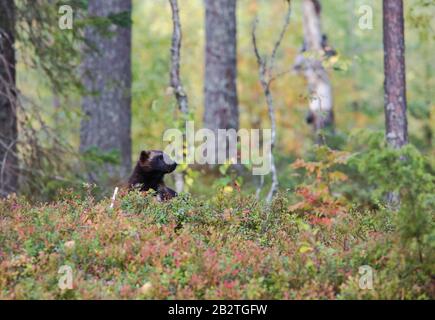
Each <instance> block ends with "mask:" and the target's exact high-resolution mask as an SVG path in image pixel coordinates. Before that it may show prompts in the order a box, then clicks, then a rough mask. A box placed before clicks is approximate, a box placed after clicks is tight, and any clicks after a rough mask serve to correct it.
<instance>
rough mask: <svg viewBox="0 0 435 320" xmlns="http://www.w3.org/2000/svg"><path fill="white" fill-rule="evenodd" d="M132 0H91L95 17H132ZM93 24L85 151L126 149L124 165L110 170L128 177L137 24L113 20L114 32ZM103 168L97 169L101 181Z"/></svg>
mask: <svg viewBox="0 0 435 320" xmlns="http://www.w3.org/2000/svg"><path fill="white" fill-rule="evenodd" d="M131 9H132V4H131V0H105V1H103V0H89V7H88V13H89V15H90V16H99V17H107V16H109V15H116V14H120V13H123V12H128V14H129V16H130V15H131ZM100 31H101V30H97V29H96V28H94V27H88V28H87V29H86V31H85V37H86V40H87V41H88V42H89V43H90V48H89V49H88V51H87V53H86V55H85V58H84V62H83V72H84V77H83V79H84V85H85V88H86V90H88V91H89V94H88V95H86V96H85V97H84V98H83V104H82V108H83V113H84V119H83V120H82V125H81V134H80V138H81V144H80V149H81V151H82V152H85V151H87V150H89V149H90V148H95V147H96V148H98V150H99V151H101V152H103V153H104V152H111V151H118V152H120V157H121V158H120V166H116V165H106V166H104V168H101V169H102V170H104V174H108V175H109V177H110V178H113V179H119V178H125V177H127V176H128V174H130V170H131V26H130V25H128V26H120V25H115V24H112V25H111V26H110V28H109V31H110V33H111V34H109V35H107V34H102V33H101V32H100ZM101 174H103V172H98V173H96V172H93V174H92V175H90V180H92V181H93V182H98V181H99V178H100V175H101Z"/></svg>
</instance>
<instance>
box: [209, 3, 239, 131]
mask: <svg viewBox="0 0 435 320" xmlns="http://www.w3.org/2000/svg"><path fill="white" fill-rule="evenodd" d="M236 2H237V1H236V0H205V29H206V48H205V86H204V95H205V110H204V126H205V127H206V128H209V129H212V130H217V129H236V130H237V129H238V127H239V109H238V98H237V39H236V35H237V26H236Z"/></svg>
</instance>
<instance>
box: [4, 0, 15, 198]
mask: <svg viewBox="0 0 435 320" xmlns="http://www.w3.org/2000/svg"><path fill="white" fill-rule="evenodd" d="M14 34H15V7H14V1H12V0H7V1H6V0H0V197H3V196H6V195H8V194H10V193H13V192H15V191H17V189H18V174H19V170H18V169H19V167H18V157H17V138H18V128H17V127H18V125H17V115H16V111H17V106H16V104H17V99H16V96H17V95H16V87H15V85H16V76H15V65H16V61H15V48H14V45H15V36H14Z"/></svg>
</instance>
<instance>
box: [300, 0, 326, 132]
mask: <svg viewBox="0 0 435 320" xmlns="http://www.w3.org/2000/svg"><path fill="white" fill-rule="evenodd" d="M302 11H303V26H304V48H303V50H302V53H301V54H300V55H299V56H298V57H297V60H296V64H295V69H296V70H298V71H299V72H301V73H302V74H303V75H304V77H305V79H306V80H307V83H308V91H309V95H310V97H309V110H310V116H309V118H308V120H309V122H310V123H312V124H313V127H314V131H315V132H316V135H317V134H318V133H319V131H320V130H322V129H324V128H326V127H329V126H332V125H333V121H334V116H333V104H334V102H333V93H332V85H331V81H330V79H329V76H328V73H327V71H326V70H325V68H324V67H323V64H322V60H323V57H324V55H325V45H326V44H325V41H324V36H323V32H322V24H321V17H320V3H319V2H318V0H303V2H302Z"/></svg>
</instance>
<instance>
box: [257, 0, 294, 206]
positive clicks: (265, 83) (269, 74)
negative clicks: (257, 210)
mask: <svg viewBox="0 0 435 320" xmlns="http://www.w3.org/2000/svg"><path fill="white" fill-rule="evenodd" d="M290 17H291V1H288V9H287V13H286V16H285V21H284V25H283V28H282V30H281V32H280V34H279V37H278V40H277V41H276V42H275V44H274V46H273V50H272V53H271V55H270V57H269V58H268V57H267V56H264V57H262V56H261V54H260V50H259V48H258V42H257V36H256V31H257V25H258V18H256V19H255V20H254V23H253V26H252V44H253V47H254V53H255V56H256V58H257V63H258V68H259V77H260V83H261V86H262V88H263V92H264V95H265V97H266V102H267V109H268V114H269V119H270V123H271V130H272V141H271V144H272V145H271V149H270V154H269V159H270V163H271V174H272V185H271V187H270V190H269V193H268V195H267V198H266V200H267V202H271V201H272V198H273V196H274V194H275V193H276V192H277V190H278V174H277V171H276V165H275V158H274V156H273V149H274V147H275V143H276V116H275V107H274V103H273V96H272V93H271V90H270V85H271V83H272V82H273V81H274V80H275V79H276V78H277V77H279V76H280V75H282V74H285V73H287V72H288V71H285V72H283V73H277V74H275V75H273V69H274V64H275V60H276V54H277V52H278V49H279V48H280V46H281V43H282V40H283V39H284V35H285V33H286V31H287V29H288V26H289V24H290ZM260 181H261V182H260V186H259V187H258V189H257V195H259V194H260V191H261V188H262V187H263V183H264V180H263V179H261V180H260Z"/></svg>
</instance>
